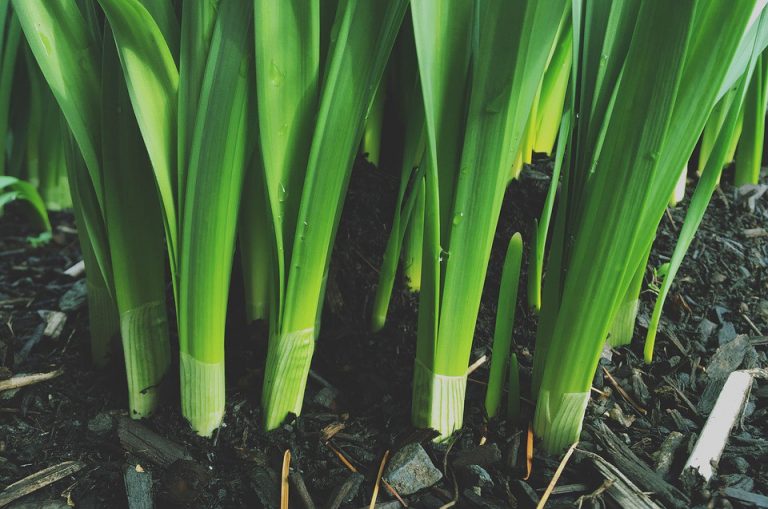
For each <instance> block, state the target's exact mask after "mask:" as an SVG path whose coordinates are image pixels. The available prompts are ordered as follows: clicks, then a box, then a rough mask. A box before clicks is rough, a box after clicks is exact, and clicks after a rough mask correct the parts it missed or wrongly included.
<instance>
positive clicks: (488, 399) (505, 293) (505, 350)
mask: <svg viewBox="0 0 768 509" xmlns="http://www.w3.org/2000/svg"><path fill="white" fill-rule="evenodd" d="M522 261H523V237H522V236H521V235H520V234H519V233H516V234H514V235H513V236H512V238H511V239H510V240H509V245H508V246H507V255H506V257H505V258H504V268H503V269H502V271H501V286H500V288H499V304H498V307H497V308H496V327H495V329H494V332H493V355H492V357H491V372H490V374H489V375H488V387H487V388H486V392H485V411H486V413H487V414H488V417H491V418H493V417H495V416H496V414H497V413H498V410H499V405H500V404H501V398H502V395H503V394H504V381H505V378H506V376H507V371H508V369H507V366H508V365H509V364H510V362H509V360H510V350H511V347H512V332H513V330H514V325H515V307H516V306H517V287H518V283H519V281H520V265H521V263H522ZM512 382H513V380H511V379H510V384H512Z"/></svg>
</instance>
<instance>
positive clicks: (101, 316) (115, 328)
mask: <svg viewBox="0 0 768 509" xmlns="http://www.w3.org/2000/svg"><path fill="white" fill-rule="evenodd" d="M96 270H98V269H96ZM86 285H87V288H88V321H89V322H90V328H91V359H93V363H94V364H95V365H96V366H97V367H104V366H106V364H107V362H109V358H110V356H111V355H112V353H113V348H112V344H113V340H115V339H117V337H118V335H119V334H120V317H119V315H118V312H117V305H116V304H115V301H114V300H113V299H112V296H111V295H110V294H109V290H107V288H106V287H105V286H98V285H94V284H92V283H91V282H90V281H87V283H86Z"/></svg>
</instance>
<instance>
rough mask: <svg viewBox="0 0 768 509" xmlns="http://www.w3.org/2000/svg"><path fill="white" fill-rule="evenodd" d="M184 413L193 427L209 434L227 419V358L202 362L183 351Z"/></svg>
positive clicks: (182, 409)
mask: <svg viewBox="0 0 768 509" xmlns="http://www.w3.org/2000/svg"><path fill="white" fill-rule="evenodd" d="M179 375H180V378H181V413H182V414H183V415H184V417H185V418H186V419H187V421H189V425H190V426H191V427H192V429H193V430H194V431H195V432H196V433H197V434H198V435H201V436H204V437H209V436H211V435H212V434H213V431H214V430H215V429H216V428H218V427H219V426H221V421H222V420H223V419H224V403H225V394H224V361H221V362H216V363H209V362H202V361H199V360H197V359H195V358H194V357H192V356H191V355H189V354H188V353H186V352H180V354H179Z"/></svg>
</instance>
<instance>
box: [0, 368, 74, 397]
mask: <svg viewBox="0 0 768 509" xmlns="http://www.w3.org/2000/svg"><path fill="white" fill-rule="evenodd" d="M63 373H64V369H63V368H59V369H57V370H55V371H50V372H48V373H35V374H33V375H17V376H13V377H11V378H9V379H8V380H0V392H2V391H9V390H11V389H18V388H20V387H24V386H27V385H32V384H36V383H40V382H45V381H48V380H52V379H54V378H56V377H57V376H61V375H62V374H63Z"/></svg>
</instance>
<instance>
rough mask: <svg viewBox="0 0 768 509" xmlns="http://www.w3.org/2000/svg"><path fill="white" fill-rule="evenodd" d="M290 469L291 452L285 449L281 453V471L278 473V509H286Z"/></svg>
mask: <svg viewBox="0 0 768 509" xmlns="http://www.w3.org/2000/svg"><path fill="white" fill-rule="evenodd" d="M290 469H291V450H290V449H286V450H285V453H283V469H282V470H281V472H280V509H288V495H289V491H290V489H289V486H288V474H289V473H290Z"/></svg>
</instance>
